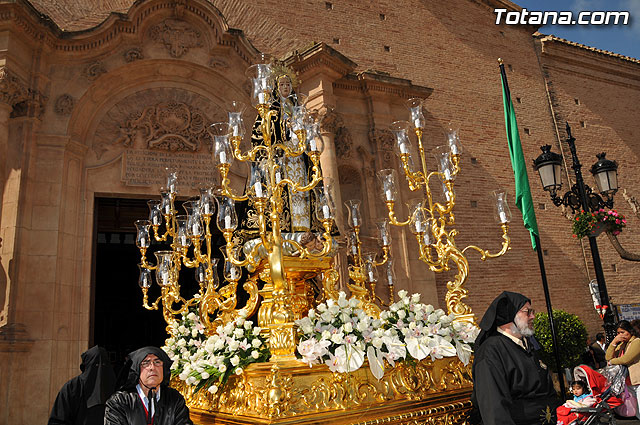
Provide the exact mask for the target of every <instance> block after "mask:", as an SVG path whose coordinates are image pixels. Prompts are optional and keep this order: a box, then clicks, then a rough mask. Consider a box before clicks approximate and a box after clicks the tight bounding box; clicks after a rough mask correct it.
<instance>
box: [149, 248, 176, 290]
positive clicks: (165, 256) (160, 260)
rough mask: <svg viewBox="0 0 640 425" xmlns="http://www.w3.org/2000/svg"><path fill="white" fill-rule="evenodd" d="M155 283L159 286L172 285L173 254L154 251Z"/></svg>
mask: <svg viewBox="0 0 640 425" xmlns="http://www.w3.org/2000/svg"><path fill="white" fill-rule="evenodd" d="M154 255H155V256H156V264H157V266H156V267H157V268H156V282H158V285H160V286H168V285H171V284H172V283H173V276H174V271H173V252H172V251H156V252H155V253H154Z"/></svg>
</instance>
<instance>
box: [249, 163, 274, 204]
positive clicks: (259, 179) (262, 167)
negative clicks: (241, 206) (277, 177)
mask: <svg viewBox="0 0 640 425" xmlns="http://www.w3.org/2000/svg"><path fill="white" fill-rule="evenodd" d="M247 194H248V195H249V196H251V197H252V198H256V199H266V198H268V197H269V182H268V172H267V162H266V161H252V162H251V172H250V176H249V187H248V188H247Z"/></svg>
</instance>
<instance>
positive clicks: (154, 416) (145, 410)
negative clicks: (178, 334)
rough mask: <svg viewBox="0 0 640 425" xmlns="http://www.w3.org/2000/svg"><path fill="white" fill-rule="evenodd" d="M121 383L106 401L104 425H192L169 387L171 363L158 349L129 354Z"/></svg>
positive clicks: (176, 395)
mask: <svg viewBox="0 0 640 425" xmlns="http://www.w3.org/2000/svg"><path fill="white" fill-rule="evenodd" d="M129 361H130V362H131V367H130V369H129V376H128V378H127V381H126V382H125V384H124V385H123V386H122V387H121V389H120V390H119V391H117V392H116V393H115V394H114V395H112V396H111V398H109V400H107V408H106V410H105V415H104V425H146V424H153V425H193V422H191V419H190V418H189V408H188V407H187V405H186V403H185V401H184V397H182V395H181V394H180V393H179V392H178V391H176V390H174V389H173V388H171V387H169V378H170V377H171V370H170V367H171V360H170V359H169V356H168V355H167V353H165V352H164V351H163V350H161V349H160V348H158V347H144V348H140V349H139V350H136V351H134V352H132V353H130V354H129Z"/></svg>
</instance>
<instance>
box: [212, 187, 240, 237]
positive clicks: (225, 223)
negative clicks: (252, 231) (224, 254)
mask: <svg viewBox="0 0 640 425" xmlns="http://www.w3.org/2000/svg"><path fill="white" fill-rule="evenodd" d="M216 202H217V204H218V219H217V222H216V224H217V226H218V229H219V230H220V231H221V232H224V231H225V230H232V231H233V230H235V229H236V227H238V215H237V214H236V205H235V201H234V200H233V199H231V198H228V197H226V196H216Z"/></svg>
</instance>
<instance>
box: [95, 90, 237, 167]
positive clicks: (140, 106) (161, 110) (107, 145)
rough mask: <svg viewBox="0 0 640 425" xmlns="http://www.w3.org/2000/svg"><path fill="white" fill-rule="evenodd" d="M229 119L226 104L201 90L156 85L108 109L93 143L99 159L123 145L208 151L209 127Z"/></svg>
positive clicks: (138, 147)
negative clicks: (224, 106)
mask: <svg viewBox="0 0 640 425" xmlns="http://www.w3.org/2000/svg"><path fill="white" fill-rule="evenodd" d="M225 120H226V114H225V113H224V110H223V108H221V107H219V106H218V105H216V104H214V103H212V102H211V101H210V100H209V99H206V98H204V97H202V96H200V95H199V94H196V93H193V92H189V91H185V90H182V89H177V88H154V89H149V90H145V91H142V92H138V93H134V94H132V95H130V96H128V97H126V98H125V99H123V100H121V101H120V102H118V103H117V104H116V105H114V106H112V107H111V108H110V109H109V110H108V111H106V113H105V115H104V117H103V119H102V120H101V122H100V124H99V125H98V127H97V129H96V133H95V138H94V140H93V141H92V143H91V146H90V147H91V149H92V150H93V151H94V153H95V155H96V158H97V159H98V160H102V159H104V160H109V159H111V158H113V157H114V156H116V155H119V154H120V153H121V152H122V149H123V148H126V149H145V150H149V149H150V150H162V151H167V152H203V153H206V154H208V153H209V147H210V146H211V143H212V140H211V135H210V134H209V132H208V131H207V129H208V127H209V125H210V124H211V123H213V122H218V121H225ZM107 152H111V154H108V155H105V154H106V153H107ZM100 162H102V161H100Z"/></svg>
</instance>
